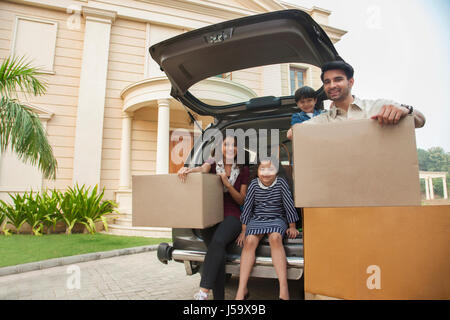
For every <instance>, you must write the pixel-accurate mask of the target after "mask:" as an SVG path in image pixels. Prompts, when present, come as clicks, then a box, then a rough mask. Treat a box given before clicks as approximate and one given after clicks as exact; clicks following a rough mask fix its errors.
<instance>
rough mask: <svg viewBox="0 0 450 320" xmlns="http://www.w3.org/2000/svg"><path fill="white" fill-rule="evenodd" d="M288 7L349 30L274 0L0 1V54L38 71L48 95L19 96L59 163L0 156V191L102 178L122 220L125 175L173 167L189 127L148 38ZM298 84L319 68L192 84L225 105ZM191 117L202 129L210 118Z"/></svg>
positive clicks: (286, 68) (127, 202)
mask: <svg viewBox="0 0 450 320" xmlns="http://www.w3.org/2000/svg"><path fill="white" fill-rule="evenodd" d="M293 8H296V9H300V10H304V11H306V12H308V13H309V14H310V15H311V16H312V17H313V18H314V19H315V20H316V21H317V22H318V23H319V24H320V25H321V26H322V27H323V29H324V30H325V31H326V32H327V34H328V35H329V37H330V39H331V40H332V41H333V42H334V43H335V42H337V41H339V40H340V39H341V37H342V36H343V35H344V34H345V33H346V32H345V31H343V30H340V29H337V28H333V27H332V26H329V25H328V17H329V15H330V14H331V12H330V11H327V10H324V9H321V8H317V7H313V8H311V9H308V8H302V7H297V6H294V5H291V4H288V3H285V2H279V1H275V0H165V1H157V0H103V1H91V0H61V1H54V0H11V1H2V2H0V59H2V60H3V59H5V58H6V57H8V56H9V55H16V56H23V55H25V56H26V57H28V58H30V59H32V61H33V64H34V65H35V66H39V67H40V68H41V69H42V71H43V72H44V75H43V77H42V78H43V79H44V80H45V81H46V82H47V83H48V90H47V94H46V95H44V96H40V97H32V98H29V99H28V100H23V99H22V100H23V101H26V103H27V105H28V106H30V107H31V108H33V109H34V110H35V111H36V112H37V113H39V115H40V116H41V120H42V121H43V122H44V124H45V126H46V130H47V133H48V137H49V140H50V143H51V145H52V147H53V151H54V154H55V156H56V158H57V161H58V171H57V174H56V180H54V181H53V180H46V179H43V177H42V174H41V173H40V172H39V171H38V170H37V169H36V168H34V167H31V166H30V165H25V164H23V163H21V162H20V161H19V160H18V159H17V158H16V157H15V156H14V155H12V154H4V155H2V156H1V158H0V198H1V199H7V198H8V193H9V192H24V191H26V190H30V189H33V190H42V189H46V188H57V189H65V188H66V187H68V186H72V185H73V184H74V183H78V184H79V185H82V184H85V185H87V186H93V185H96V184H98V185H99V186H100V187H101V188H105V198H107V199H113V200H116V201H117V202H118V203H119V209H120V212H121V213H122V214H123V215H124V217H123V218H122V221H121V223H122V224H125V225H127V224H128V225H130V215H131V192H132V186H131V176H132V175H141V174H155V173H168V172H176V171H177V170H178V168H179V167H180V166H181V165H175V164H173V163H172V162H171V159H170V151H171V148H172V147H173V143H171V141H170V134H171V131H173V130H175V129H177V128H185V129H187V130H189V131H190V132H193V131H194V127H193V125H192V123H191V119H190V118H189V117H188V115H187V113H186V111H185V109H184V107H183V106H182V105H181V104H180V103H179V102H178V101H176V100H174V99H173V98H172V97H171V96H170V82H169V80H168V79H167V77H166V76H165V74H164V72H162V71H160V69H159V67H158V65H157V64H156V63H155V62H154V61H153V60H152V59H151V58H150V56H149V52H148V48H149V46H151V45H153V44H155V43H158V42H160V41H162V40H165V39H167V38H170V37H173V36H175V35H178V34H181V33H183V32H186V31H189V30H193V29H197V28H200V27H204V26H207V25H210V24H213V23H218V22H221V21H225V20H230V19H235V18H240V17H244V16H249V15H254V14H259V13H264V12H270V11H276V10H283V9H293ZM302 85H310V86H312V87H315V88H319V87H320V86H321V82H320V70H319V69H318V68H316V67H313V66H309V65H302V64H283V65H272V66H264V67H257V68H252V69H247V70H240V71H235V72H232V73H229V74H224V75H218V76H217V77H212V78H209V79H206V80H204V81H203V82H202V83H200V84H199V85H197V86H196V88H193V89H192V90H195V93H196V96H197V97H199V98H200V99H206V100H208V99H212V93H214V99H215V102H216V103H219V104H229V103H232V102H237V101H236V99H241V100H240V101H243V100H248V99H249V98H253V97H257V96H265V95H290V94H292V93H293V92H294V91H295V89H296V88H298V87H299V86H302ZM197 120H198V121H201V123H202V126H203V127H206V126H207V125H208V124H209V123H211V122H212V121H213V119H212V118H211V117H204V116H197ZM126 217H128V218H126ZM124 227H125V226H124ZM130 230H131V229H130ZM135 234H138V233H135Z"/></svg>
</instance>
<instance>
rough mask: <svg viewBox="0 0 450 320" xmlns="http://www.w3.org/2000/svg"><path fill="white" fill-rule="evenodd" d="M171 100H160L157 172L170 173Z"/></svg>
mask: <svg viewBox="0 0 450 320" xmlns="http://www.w3.org/2000/svg"><path fill="white" fill-rule="evenodd" d="M169 133H170V109H169V100H168V99H161V100H158V136H157V145H156V174H166V173H169V143H170V141H169Z"/></svg>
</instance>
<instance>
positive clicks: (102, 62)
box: [73, 7, 116, 186]
mask: <svg viewBox="0 0 450 320" xmlns="http://www.w3.org/2000/svg"><path fill="white" fill-rule="evenodd" d="M82 11H83V16H84V17H85V18H86V25H85V33H84V42H83V57H82V63H81V74H80V86H79V92H78V108H77V120H76V129H75V148H74V159H73V182H74V183H78V184H80V185H81V184H86V185H87V186H93V185H95V184H99V183H100V169H101V161H102V141H103V116H104V108H105V95H106V75H107V71H108V55H109V40H110V33H111V24H112V23H113V22H114V20H115V17H116V13H115V12H114V11H109V10H101V9H95V8H90V7H83V9H82Z"/></svg>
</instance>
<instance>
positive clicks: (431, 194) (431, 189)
mask: <svg viewBox="0 0 450 320" xmlns="http://www.w3.org/2000/svg"><path fill="white" fill-rule="evenodd" d="M428 179H430V180H429V181H428V185H429V186H430V199H431V200H434V190H433V178H431V177H430V178H428Z"/></svg>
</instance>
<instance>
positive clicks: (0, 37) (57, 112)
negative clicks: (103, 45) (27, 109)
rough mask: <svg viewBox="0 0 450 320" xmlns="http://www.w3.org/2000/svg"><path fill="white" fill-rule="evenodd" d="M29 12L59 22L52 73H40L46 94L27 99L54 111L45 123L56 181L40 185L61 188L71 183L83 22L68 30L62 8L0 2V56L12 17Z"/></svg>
mask: <svg viewBox="0 0 450 320" xmlns="http://www.w3.org/2000/svg"><path fill="white" fill-rule="evenodd" d="M17 15H21V16H30V17H33V18H38V19H39V18H41V19H48V20H53V21H56V22H57V23H58V32H57V37H56V50H55V59H54V71H55V74H53V75H51V74H47V75H43V76H42V79H44V80H45V81H46V82H47V83H48V89H47V94H46V95H44V96H41V97H30V99H29V102H31V103H32V104H34V105H36V106H41V107H44V108H45V109H47V110H49V111H51V112H52V113H54V116H53V118H52V119H51V120H50V121H49V122H48V123H47V132H48V137H49V141H50V143H51V145H52V147H53V151H54V154H55V156H56V159H57V161H58V171H57V177H58V178H57V180H56V181H44V184H43V186H44V187H48V188H54V187H55V188H59V189H63V188H65V187H66V186H68V185H71V184H72V168H73V147H74V135H75V120H76V108H77V103H78V86H79V81H80V80H79V76H80V66H81V56H82V48H83V33H84V24H83V23H81V25H80V29H79V30H69V29H68V28H67V25H66V20H67V17H68V15H67V14H66V13H63V12H57V11H53V10H47V9H43V8H36V7H30V6H24V5H20V4H13V3H6V2H0V59H1V60H2V61H3V59H4V58H6V57H7V56H9V55H10V49H11V45H12V41H13V36H14V34H13V33H14V24H15V17H16V16H17Z"/></svg>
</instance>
